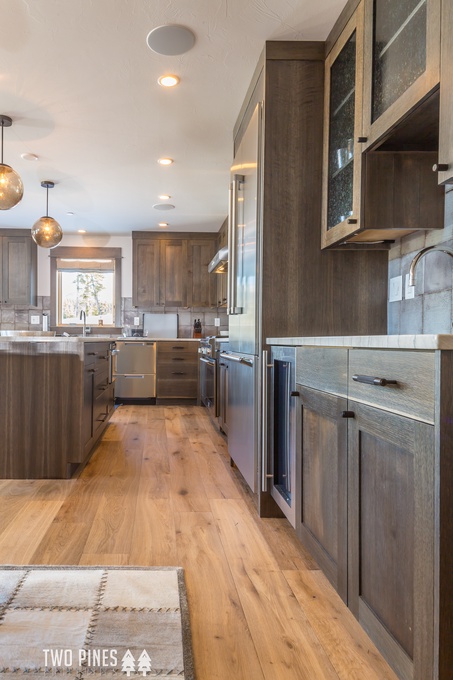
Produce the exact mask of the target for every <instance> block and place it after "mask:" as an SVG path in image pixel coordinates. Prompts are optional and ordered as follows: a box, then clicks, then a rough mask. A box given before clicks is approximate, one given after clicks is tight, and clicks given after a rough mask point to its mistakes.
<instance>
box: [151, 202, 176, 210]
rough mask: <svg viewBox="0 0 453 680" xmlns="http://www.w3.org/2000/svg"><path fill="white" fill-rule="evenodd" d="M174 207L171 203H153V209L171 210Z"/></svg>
mask: <svg viewBox="0 0 453 680" xmlns="http://www.w3.org/2000/svg"><path fill="white" fill-rule="evenodd" d="M174 207H175V206H174V205H172V204H171V203H156V204H155V205H153V208H154V210H173V209H174Z"/></svg>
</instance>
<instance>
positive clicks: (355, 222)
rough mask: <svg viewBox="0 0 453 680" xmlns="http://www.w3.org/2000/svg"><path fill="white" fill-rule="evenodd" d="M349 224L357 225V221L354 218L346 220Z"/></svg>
mask: <svg viewBox="0 0 453 680" xmlns="http://www.w3.org/2000/svg"><path fill="white" fill-rule="evenodd" d="M346 222H347V223H348V224H357V220H356V219H355V218H354V217H348V219H347V220H346Z"/></svg>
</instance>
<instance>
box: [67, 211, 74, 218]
mask: <svg viewBox="0 0 453 680" xmlns="http://www.w3.org/2000/svg"><path fill="white" fill-rule="evenodd" d="M66 215H69V216H70V217H72V216H73V215H74V213H73V212H72V210H68V212H67V213H66Z"/></svg>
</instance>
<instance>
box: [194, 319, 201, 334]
mask: <svg viewBox="0 0 453 680" xmlns="http://www.w3.org/2000/svg"><path fill="white" fill-rule="evenodd" d="M193 337H194V338H201V321H200V319H195V321H194V322H193Z"/></svg>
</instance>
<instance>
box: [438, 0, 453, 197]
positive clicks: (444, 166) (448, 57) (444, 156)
mask: <svg viewBox="0 0 453 680" xmlns="http://www.w3.org/2000/svg"><path fill="white" fill-rule="evenodd" d="M441 38H442V43H441V45H442V54H441V80H440V123H439V164H438V166H437V169H438V179H439V182H441V183H442V184H452V183H453V124H452V112H453V87H452V83H453V2H452V1H451V0H442V34H441Z"/></svg>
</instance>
